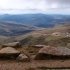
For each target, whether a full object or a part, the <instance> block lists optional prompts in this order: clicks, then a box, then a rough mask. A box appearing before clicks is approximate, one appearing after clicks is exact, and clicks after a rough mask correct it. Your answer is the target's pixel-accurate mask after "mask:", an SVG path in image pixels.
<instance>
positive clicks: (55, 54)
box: [35, 46, 70, 60]
mask: <svg viewBox="0 0 70 70" xmlns="http://www.w3.org/2000/svg"><path fill="white" fill-rule="evenodd" d="M68 58H69V59H70V49H68V48H66V47H49V46H48V47H44V48H42V49H40V50H39V52H38V54H37V55H36V56H35V59H38V60H39V59H40V60H43V59H68Z"/></svg>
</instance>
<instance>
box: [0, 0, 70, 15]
mask: <svg viewBox="0 0 70 70" xmlns="http://www.w3.org/2000/svg"><path fill="white" fill-rule="evenodd" d="M27 13H44V14H70V0H0V14H27Z"/></svg>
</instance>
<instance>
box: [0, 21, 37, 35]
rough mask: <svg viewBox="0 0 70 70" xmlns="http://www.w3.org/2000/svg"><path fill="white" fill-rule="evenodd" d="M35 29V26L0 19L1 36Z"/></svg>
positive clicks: (24, 32) (19, 33)
mask: <svg viewBox="0 0 70 70" xmlns="http://www.w3.org/2000/svg"><path fill="white" fill-rule="evenodd" d="M34 30H36V27H34V26H30V25H26V24H22V23H18V22H13V21H1V22H0V35H1V36H18V35H22V34H26V33H29V32H32V31H34Z"/></svg>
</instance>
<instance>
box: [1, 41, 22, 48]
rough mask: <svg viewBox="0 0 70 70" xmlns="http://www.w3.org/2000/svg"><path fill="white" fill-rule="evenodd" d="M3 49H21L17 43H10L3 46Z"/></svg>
mask: <svg viewBox="0 0 70 70" xmlns="http://www.w3.org/2000/svg"><path fill="white" fill-rule="evenodd" d="M4 47H13V48H19V47H21V44H20V43H19V42H12V43H7V44H3V45H2V48H4Z"/></svg>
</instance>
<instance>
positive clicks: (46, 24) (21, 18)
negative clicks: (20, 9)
mask: <svg viewBox="0 0 70 70" xmlns="http://www.w3.org/2000/svg"><path fill="white" fill-rule="evenodd" d="M0 21H15V22H20V23H23V24H28V25H33V26H37V27H43V28H51V27H54V26H55V25H63V24H70V15H55V14H53V15H52V14H51V15H50V14H49V15H47V14H21V15H20V14H19V15H9V14H4V15H0Z"/></svg>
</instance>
